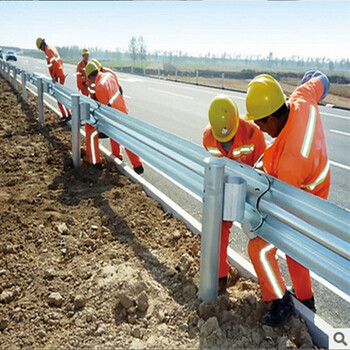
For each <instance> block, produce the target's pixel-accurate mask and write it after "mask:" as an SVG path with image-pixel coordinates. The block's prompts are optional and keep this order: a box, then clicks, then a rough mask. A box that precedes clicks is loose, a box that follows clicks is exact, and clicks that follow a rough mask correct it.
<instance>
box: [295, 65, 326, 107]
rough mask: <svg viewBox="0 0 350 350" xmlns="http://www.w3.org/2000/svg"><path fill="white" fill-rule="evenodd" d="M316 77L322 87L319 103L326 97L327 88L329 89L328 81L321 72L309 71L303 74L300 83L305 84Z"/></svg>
mask: <svg viewBox="0 0 350 350" xmlns="http://www.w3.org/2000/svg"><path fill="white" fill-rule="evenodd" d="M316 77H319V79H320V80H321V81H322V85H323V94H322V96H321V99H320V101H321V100H323V99H324V98H325V97H326V96H327V94H328V91H329V87H330V83H329V80H328V78H327V76H326V75H325V74H323V73H322V72H320V71H318V70H309V71H308V72H306V73H305V74H304V76H303V78H302V79H301V81H300V83H301V84H305V83H306V82H308V81H309V80H310V79H312V78H316Z"/></svg>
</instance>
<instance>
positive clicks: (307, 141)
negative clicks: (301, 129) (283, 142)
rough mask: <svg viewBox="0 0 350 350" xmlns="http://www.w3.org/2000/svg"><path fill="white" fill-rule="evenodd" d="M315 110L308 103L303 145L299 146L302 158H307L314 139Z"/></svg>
mask: <svg viewBox="0 0 350 350" xmlns="http://www.w3.org/2000/svg"><path fill="white" fill-rule="evenodd" d="M316 116H317V111H316V108H315V107H314V106H313V105H310V113H309V121H308V123H307V127H306V132H305V136H304V141H303V145H302V147H301V155H302V156H303V157H304V158H308V156H309V153H310V149H311V145H312V141H313V139H314V133H315V127H316Z"/></svg>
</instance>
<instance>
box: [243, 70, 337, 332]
mask: <svg viewBox="0 0 350 350" xmlns="http://www.w3.org/2000/svg"><path fill="white" fill-rule="evenodd" d="M328 90H329V81H328V78H327V77H326V76H325V75H324V74H323V73H321V72H317V71H316V72H315V71H310V72H307V73H305V75H304V77H303V79H302V85H301V86H299V87H298V88H296V89H295V90H294V92H293V94H292V95H291V97H290V99H289V101H287V100H286V96H285V94H284V92H283V90H282V88H281V86H280V84H279V83H278V82H277V81H276V80H275V79H274V78H273V77H272V76H270V75H268V74H262V75H258V76H257V77H255V78H254V79H253V80H252V81H251V82H250V83H249V85H248V91H247V97H246V107H247V115H246V119H247V120H252V121H254V123H255V124H256V125H257V126H258V127H259V128H260V130H262V131H263V132H266V133H268V134H269V135H270V136H271V137H273V138H276V139H275V141H274V142H273V143H272V144H271V145H270V146H269V147H268V148H266V150H265V152H264V156H263V167H264V171H265V172H266V173H267V174H269V175H271V176H274V177H276V178H278V179H280V180H282V181H284V182H286V183H288V184H290V185H292V186H294V187H297V188H299V189H301V190H303V191H306V192H309V193H312V194H314V195H316V196H319V197H321V198H324V199H327V197H328V192H329V187H330V169H329V162H328V157H327V149H326V139H325V135H324V131H323V127H322V122H321V117H320V112H319V110H318V102H319V101H320V100H322V99H323V98H324V97H325V96H326V95H327V93H328ZM276 250H277V249H276V248H275V247H274V246H273V245H272V244H270V243H269V242H266V241H265V240H263V239H262V238H260V237H255V238H254V239H252V240H250V241H249V246H248V252H249V256H250V259H251V261H252V263H253V265H254V268H255V271H256V273H257V275H258V280H259V284H260V288H261V292H262V296H263V299H264V301H266V302H272V304H271V307H270V309H269V311H268V312H267V313H266V314H265V315H264V316H263V318H262V323H263V324H265V325H268V326H271V327H277V326H281V325H283V324H284V323H285V322H286V321H287V320H288V319H289V318H290V317H291V316H292V315H293V314H294V304H293V300H292V298H291V295H290V294H289V292H288V291H287V290H286V284H285V281H284V279H283V277H282V274H281V270H280V268H279V265H278V260H277V258H276ZM286 258H287V264H288V270H289V273H290V276H291V279H292V283H293V287H294V292H295V296H296V297H297V298H298V299H299V300H300V301H301V302H302V303H303V304H305V305H306V306H307V307H308V308H309V309H311V310H312V311H314V312H315V311H316V309H315V301H314V296H313V290H312V286H311V279H310V273H309V270H308V269H307V268H306V267H304V266H302V265H301V264H300V263H298V262H297V261H295V260H293V259H292V258H291V257H289V256H287V257H286Z"/></svg>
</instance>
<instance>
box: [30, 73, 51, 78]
mask: <svg viewBox="0 0 350 350" xmlns="http://www.w3.org/2000/svg"><path fill="white" fill-rule="evenodd" d="M34 74H36V75H37V76H38V77H42V78H47V79H50V80H51V79H52V78H51V77H49V76H48V75H45V74H43V73H40V72H34Z"/></svg>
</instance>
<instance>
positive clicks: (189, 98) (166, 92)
mask: <svg viewBox="0 0 350 350" xmlns="http://www.w3.org/2000/svg"><path fill="white" fill-rule="evenodd" d="M148 90H152V91H157V92H160V93H162V94H167V95H172V96H178V97H182V98H187V99H188V100H193V97H191V96H186V95H180V94H175V93H174V92H169V91H164V90H159V89H154V88H148Z"/></svg>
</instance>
